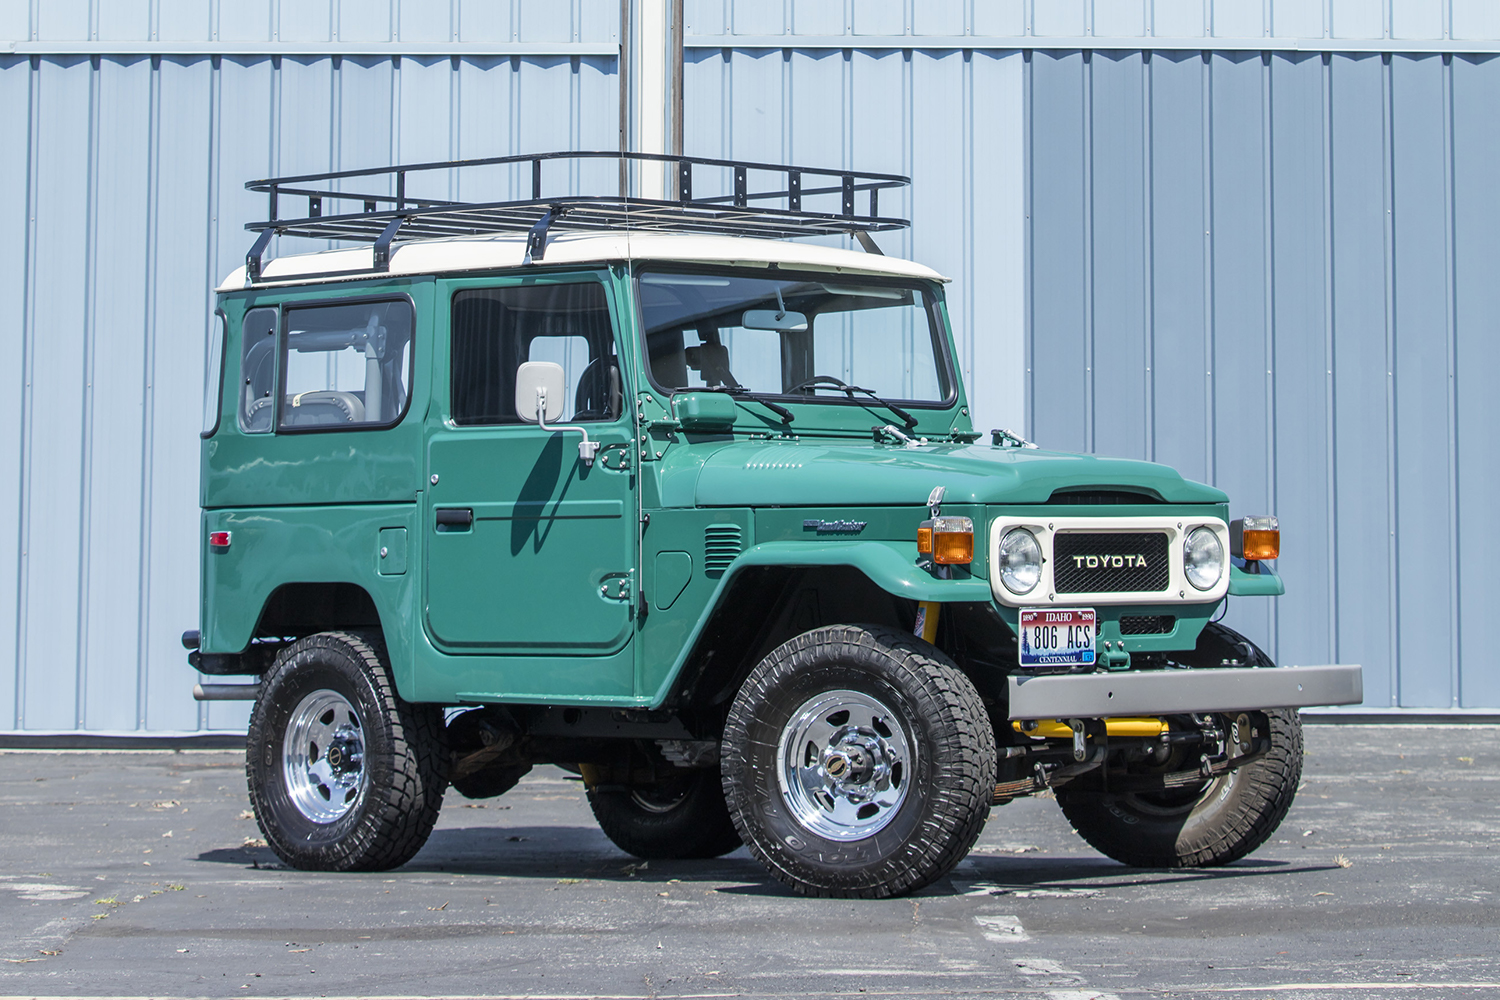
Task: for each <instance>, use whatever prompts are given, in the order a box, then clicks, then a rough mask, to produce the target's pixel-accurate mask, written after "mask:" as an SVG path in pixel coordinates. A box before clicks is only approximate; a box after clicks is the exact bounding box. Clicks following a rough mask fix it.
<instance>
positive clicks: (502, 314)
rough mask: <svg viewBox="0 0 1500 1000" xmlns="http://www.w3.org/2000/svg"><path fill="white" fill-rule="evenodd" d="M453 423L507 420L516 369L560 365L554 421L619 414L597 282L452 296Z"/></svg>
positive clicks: (511, 418)
mask: <svg viewBox="0 0 1500 1000" xmlns="http://www.w3.org/2000/svg"><path fill="white" fill-rule="evenodd" d="M452 358H453V381H452V386H453V413H452V416H453V422H454V423H456V424H515V423H521V422H522V421H521V419H520V418H519V417H517V416H516V407H515V391H516V369H518V368H519V367H520V366H521V363H522V362H523V361H551V362H555V363H556V364H559V365H562V367H563V372H564V375H565V377H566V385H567V393H566V400H565V407H564V411H563V416H562V418H561V419H562V420H563V421H565V422H572V421H580V422H581V421H590V420H614V419H617V418H618V417H619V415H620V399H621V389H620V386H621V382H620V364H619V359H618V358H617V357H616V355H615V338H614V331H613V328H612V326H611V323H610V316H609V303H608V301H607V300H606V298H605V295H604V286H603V285H600V284H598V283H597V282H579V283H577V284H558V285H513V286H509V287H505V288H475V289H467V290H465V291H461V292H458V293H457V294H455V295H454V296H453V351H452Z"/></svg>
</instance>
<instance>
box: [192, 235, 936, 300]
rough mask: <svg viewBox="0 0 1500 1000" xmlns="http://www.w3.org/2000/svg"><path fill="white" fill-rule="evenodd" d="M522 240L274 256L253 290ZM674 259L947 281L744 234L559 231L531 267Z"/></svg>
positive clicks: (491, 253) (404, 270)
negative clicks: (380, 260) (381, 262)
mask: <svg viewBox="0 0 1500 1000" xmlns="http://www.w3.org/2000/svg"><path fill="white" fill-rule="evenodd" d="M525 246H526V239H525V237H524V236H520V235H517V236H503V237H494V236H483V237H455V238H453V239H448V240H419V241H414V242H411V243H401V244H397V245H396V246H394V247H392V248H391V262H390V269H389V270H387V271H381V272H375V271H372V270H371V267H372V266H373V262H374V250H373V248H371V247H368V246H361V247H346V248H342V249H337V250H322V251H318V252H315V253H304V254H293V255H290V256H287V257H277V258H274V259H272V260H269V261H267V262H266V263H265V265H264V267H263V268H262V270H261V278H260V280H259V281H257V282H256V283H255V287H257V288H265V287H274V286H278V285H290V284H299V285H300V284H323V283H332V282H341V281H363V280H368V279H370V278H379V277H407V276H414V275H426V274H446V273H450V272H455V271H490V270H504V269H511V268H514V269H517V270H519V269H521V268H523V267H531V266H532V265H530V264H527V263H526V254H525ZM630 259H634V260H652V261H672V262H677V263H691V264H732V265H741V266H752V267H753V266H765V265H766V264H772V263H774V264H778V265H782V266H786V267H793V268H800V269H804V270H814V271H833V272H836V273H850V274H865V275H871V276H877V277H890V278H918V279H924V280H927V281H941V282H945V283H946V282H948V281H950V280H951V279H950V278H947V277H945V276H944V275H942V274H939V273H938V272H937V271H934V270H933V269H932V268H930V267H927V266H925V265H923V264H918V263H916V262H914V261H910V260H906V259H905V258H902V257H886V256H883V255H881V254H871V253H865V252H863V251H857V250H845V249H842V248H838V247H825V246H818V245H816V244H811V243H793V242H790V241H785V240H763V239H754V238H751V237H743V236H693V235H681V234H675V233H628V234H627V233H605V234H593V233H559V234H558V235H556V236H554V237H553V238H552V239H550V240H549V241H548V242H547V252H546V256H545V257H544V259H543V260H542V261H539V262H538V263H537V264H536V265H535V266H537V267H544V266H555V265H558V264H565V265H566V264H602V263H607V262H611V261H622V260H630ZM245 276H246V272H245V268H244V267H243V266H241V267H238V268H235V269H234V270H233V271H231V272H230V273H229V274H228V275H227V276H226V277H225V278H224V280H223V282H221V283H220V285H219V287H218V288H217V289H216V290H217V291H220V292H233V291H237V290H241V289H244V288H246V287H248V285H247V283H246V280H245Z"/></svg>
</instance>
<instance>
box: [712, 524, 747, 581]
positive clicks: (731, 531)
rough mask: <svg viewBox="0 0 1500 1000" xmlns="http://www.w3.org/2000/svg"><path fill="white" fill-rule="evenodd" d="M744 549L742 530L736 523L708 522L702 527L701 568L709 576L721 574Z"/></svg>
mask: <svg viewBox="0 0 1500 1000" xmlns="http://www.w3.org/2000/svg"><path fill="white" fill-rule="evenodd" d="M744 550H745V540H744V530H743V529H742V528H741V527H740V526H739V525H738V524H710V525H709V526H708V527H707V528H704V529H703V570H704V572H705V573H707V574H708V575H709V576H723V575H724V571H725V570H726V569H728V568H729V564H730V563H732V562H734V560H735V559H736V558H737V557H738V556H739V554H740V553H741V552H743V551H744Z"/></svg>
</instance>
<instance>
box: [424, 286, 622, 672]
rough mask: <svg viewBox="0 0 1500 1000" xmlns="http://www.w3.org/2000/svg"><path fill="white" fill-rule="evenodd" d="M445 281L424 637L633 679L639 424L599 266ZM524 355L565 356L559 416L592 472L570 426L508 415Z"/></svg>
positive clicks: (430, 457) (430, 446) (431, 430)
mask: <svg viewBox="0 0 1500 1000" xmlns="http://www.w3.org/2000/svg"><path fill="white" fill-rule="evenodd" d="M440 287H441V289H442V291H443V292H444V293H445V294H444V295H443V297H442V298H440V301H444V300H446V301H447V303H448V318H449V324H448V326H449V329H448V336H447V344H446V346H447V354H448V373H447V374H448V387H447V392H446V393H444V394H443V395H444V396H445V397H446V403H445V404H444V405H442V406H440V407H435V408H434V413H433V418H432V419H431V421H430V423H429V425H428V440H427V449H426V451H427V473H428V475H427V479H428V483H429V486H428V491H427V500H426V510H425V521H426V523H425V526H424V529H423V530H424V532H425V533H426V535H427V539H426V541H427V545H426V552H427V557H426V567H425V576H426V580H425V583H426V608H425V618H426V628H427V631H428V633H429V635H430V636H431V638H432V640H433V642H434V644H435V645H436V646H437V647H438V648H439V649H441V650H443V651H445V652H448V653H454V654H512V655H515V654H522V655H524V654H530V655H532V656H536V655H543V656H545V655H571V656H590V657H600V656H606V657H612V659H611V662H614V661H615V660H618V664H617V668H618V671H619V672H620V677H619V678H617V680H618V681H620V682H622V683H626V684H628V683H629V681H630V678H631V675H632V668H631V664H630V661H629V655H628V650H627V649H626V647H627V644H628V643H629V641H630V638H631V635H632V632H633V616H632V609H633V603H632V601H633V595H634V592H635V589H636V586H637V584H636V580H635V567H636V565H637V561H636V552H637V547H638V532H637V517H636V498H635V479H634V476H633V474H632V471H631V465H632V464H633V463H630V462H628V456H629V454H630V452H629V449H630V446H631V443H632V440H633V425H632V423H631V417H630V413H629V411H628V410H627V409H626V408H625V406H624V405H623V403H624V400H625V391H624V382H623V369H622V366H621V364H620V360H619V357H620V348H619V346H618V345H619V338H618V335H617V324H616V322H615V303H614V301H613V295H612V290H611V286H610V285H609V284H608V276H607V274H580V275H576V276H546V277H536V276H528V277H527V278H525V279H511V280H505V279H495V278H489V279H464V280H453V281H447V282H440ZM526 361H552V362H556V363H558V364H560V365H562V366H563V369H564V371H565V373H566V385H567V391H566V406H565V408H564V412H563V416H562V419H561V420H559V421H557V423H558V424H567V425H573V426H579V427H584V428H586V429H587V430H588V433H589V437H590V438H592V439H597V440H599V441H601V442H602V447H601V449H600V452H599V455H598V458H597V459H596V460H595V462H594V464H593V466H592V467H588V466H585V464H584V463H583V461H582V460H581V459H580V457H579V454H578V444H579V442H580V441H581V440H582V435H581V434H579V433H578V432H577V431H575V430H558V429H551V430H542V429H541V428H539V427H538V426H537V425H536V424H534V423H527V422H525V421H523V420H522V419H521V418H520V417H519V416H518V415H517V413H516V405H515V398H514V393H515V380H516V370H517V369H518V368H519V367H520V365H521V364H522V363H523V362H526ZM613 654H619V655H617V656H615V655H613ZM608 669H610V670H611V671H613V670H614V669H616V668H608ZM596 679H599V678H596ZM554 680H556V679H554ZM506 687H507V689H511V690H521V689H522V688H529V687H531V685H530V684H519V683H508V684H506Z"/></svg>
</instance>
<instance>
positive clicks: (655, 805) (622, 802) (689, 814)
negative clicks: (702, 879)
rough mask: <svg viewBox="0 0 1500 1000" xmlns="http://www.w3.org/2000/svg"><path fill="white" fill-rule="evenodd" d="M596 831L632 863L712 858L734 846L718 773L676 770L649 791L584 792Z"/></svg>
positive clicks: (605, 789) (609, 788)
mask: <svg viewBox="0 0 1500 1000" xmlns="http://www.w3.org/2000/svg"><path fill="white" fill-rule="evenodd" d="M588 795H589V806H590V807H591V808H592V809H593V810H594V818H595V819H597V820H598V821H599V829H601V830H603V831H604V835H605V836H606V837H608V838H609V839H610V840H611V841H613V842H614V845H615V846H616V847H618V848H619V849H620V850H622V851H624V852H625V853H626V854H634V855H635V856H636V857H638V858H649V859H652V860H655V859H657V858H663V859H667V858H717V857H718V856H719V855H721V854H728V853H729V852H730V851H732V850H734V849H735V848H737V847H739V846H740V835H739V833H738V831H736V830H735V828H734V822H733V820H731V819H730V818H729V809H728V807H727V806H725V805H724V789H723V786H722V785H721V783H720V782H719V773H718V772H717V771H712V770H702V769H693V770H686V769H684V770H682V771H681V772H680V773H679V774H674V775H671V776H669V777H667V778H665V779H663V780H661V781H658V782H657V783H656V784H654V785H641V786H636V787H625V786H620V785H614V786H608V785H601V786H597V787H593V788H590V789H589V793H588Z"/></svg>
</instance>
